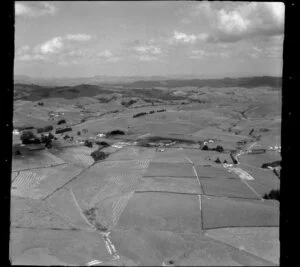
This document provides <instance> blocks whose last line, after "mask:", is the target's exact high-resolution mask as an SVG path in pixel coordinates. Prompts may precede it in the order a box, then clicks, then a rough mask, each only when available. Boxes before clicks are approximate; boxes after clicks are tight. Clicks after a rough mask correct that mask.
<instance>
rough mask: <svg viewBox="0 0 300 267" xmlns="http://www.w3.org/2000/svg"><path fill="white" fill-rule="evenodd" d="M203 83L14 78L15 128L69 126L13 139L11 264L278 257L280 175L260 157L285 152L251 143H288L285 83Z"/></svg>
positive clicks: (241, 261)
mask: <svg viewBox="0 0 300 267" xmlns="http://www.w3.org/2000/svg"><path fill="white" fill-rule="evenodd" d="M95 79H96V78H95ZM264 79H265V78H264ZM246 80H247V79H246ZM195 83H196V81H192V83H191V84H188V85H185V82H184V81H183V80H182V81H180V80H179V81H176V82H175V81H173V80H171V81H164V80H162V81H147V80H146V81H138V82H127V83H125V82H124V83H122V84H119V83H116V84H112V85H108V84H106V85H102V84H97V85H95V84H80V85H72V86H60V87H59V86H52V87H51V88H50V87H44V86H35V85H26V84H17V85H16V88H15V90H16V95H15V97H16V100H15V103H14V127H17V126H25V125H26V126H32V127H34V129H33V132H34V133H36V128H38V127H42V126H45V125H48V124H53V125H54V126H55V127H54V128H57V127H64V125H62V126H60V125H58V126H56V124H57V121H58V120H60V119H65V120H66V121H67V124H66V125H68V126H69V127H71V128H72V131H70V132H66V133H63V134H55V130H54V131H53V132H52V133H53V134H54V135H55V137H57V138H58V139H57V140H56V141H53V142H52V143H51V144H52V148H45V149H44V150H37V151H29V149H28V147H29V146H28V145H21V144H20V143H21V140H20V135H14V136H13V155H14V156H13V160H12V174H11V240H10V257H11V260H12V264H33V265H37V264H40V265H44V264H46V265H51V264H52V265H70V266H79V265H92V264H93V263H94V264H95V265H97V266H101V265H104V266H112V265H113V266H220V265H222V266H225V265H226V266H237V265H239V266H240V265H242V266H270V265H272V266H273V265H278V264H279V254H280V253H279V234H278V232H279V203H280V202H279V201H277V200H265V199H263V196H264V194H266V193H269V192H270V191H271V190H272V189H280V179H278V177H277V176H276V175H275V174H274V173H273V171H272V170H269V169H262V168H261V165H262V164H263V163H267V162H272V161H275V160H280V159H281V155H280V153H278V152H272V151H267V152H266V153H264V154H255V155H254V154H249V153H248V152H247V149H248V148H251V147H253V148H264V149H267V150H268V148H269V146H275V145H280V128H281V118H280V108H281V103H280V90H279V89H278V88H277V87H275V86H272V87H268V86H265V85H263V86H258V85H257V86H253V85H248V86H246V85H245V83H247V81H246V82H245V80H242V82H241V84H242V85H241V86H240V85H239V84H235V83H234V86H232V87H230V86H229V85H228V84H230V83H233V81H232V79H229V78H228V79H225V80H224V81H222V83H224V86H216V85H213V84H214V83H212V81H210V80H208V81H206V83H205V84H204V83H200V85H199V86H196V85H197V83H196V85H195ZM212 85H213V86H212ZM130 100H132V101H130ZM40 102H43V104H41V103H40ZM164 109H165V110H164ZM159 110H163V111H162V112H157V111H159ZM51 111H53V112H54V113H55V114H53V115H51V116H54V117H53V118H52V119H51V118H50V117H51V116H50V114H49V112H51ZM151 111H152V112H151ZM153 111H154V112H153ZM58 112H60V113H59V114H58ZM142 112H146V113H147V114H145V115H143V116H139V117H135V118H133V116H134V115H136V114H138V113H142ZM150 112H151V114H150ZM252 129H253V131H252ZM112 130H122V131H124V133H125V134H124V135H118V136H110V137H105V138H104V137H103V136H102V137H99V136H97V135H98V134H99V133H106V132H108V131H112ZM78 132H80V133H78ZM66 135H69V136H71V137H73V138H74V139H73V140H70V139H69V138H67V137H66ZM86 140H89V141H91V142H92V143H93V147H92V148H89V147H87V146H86V145H85V144H84V142H85V141H86ZM209 140H212V142H211V141H210V142H209V143H207V145H208V147H209V149H213V148H216V147H217V146H222V147H223V148H224V151H223V152H217V151H213V150H202V149H203V146H202V145H203V142H204V141H206V142H208V141H209ZM96 141H105V142H107V143H109V145H110V146H108V147H105V148H101V146H99V145H97V144H96ZM31 146H34V145H31ZM98 148H100V149H101V151H102V152H105V153H107V157H106V158H105V159H104V160H99V161H96V162H94V160H93V158H92V157H91V156H90V154H91V152H93V151H95V150H97V149H98ZM17 150H19V151H20V152H21V155H15V154H16V151H17ZM231 153H234V154H235V155H238V156H237V158H238V162H237V163H236V164H235V163H234V162H233V159H232V157H231ZM218 160H219V161H218ZM224 163H227V164H232V165H225V164H224ZM233 170H235V171H233ZM241 174H245V175H241ZM246 174H247V175H248V176H246ZM247 177H248V178H249V177H252V178H253V179H252V180H249V179H246V178H247Z"/></svg>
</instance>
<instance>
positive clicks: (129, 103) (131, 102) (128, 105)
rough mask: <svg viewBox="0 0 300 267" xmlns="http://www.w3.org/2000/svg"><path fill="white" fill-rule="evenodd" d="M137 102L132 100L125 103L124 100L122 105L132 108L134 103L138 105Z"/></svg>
mask: <svg viewBox="0 0 300 267" xmlns="http://www.w3.org/2000/svg"><path fill="white" fill-rule="evenodd" d="M136 102H137V101H136V100H133V99H130V100H129V101H125V100H123V101H122V102H121V104H122V105H123V106H124V107H126V108H127V107H130V106H131V105H133V104H134V103H136Z"/></svg>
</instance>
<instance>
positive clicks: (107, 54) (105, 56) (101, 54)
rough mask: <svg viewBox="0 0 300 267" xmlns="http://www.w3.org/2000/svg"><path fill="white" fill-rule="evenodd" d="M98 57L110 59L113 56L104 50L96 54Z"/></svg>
mask: <svg viewBox="0 0 300 267" xmlns="http://www.w3.org/2000/svg"><path fill="white" fill-rule="evenodd" d="M97 56H98V57H102V58H110V57H112V56H113V54H112V52H110V51H109V50H107V49H106V50H104V51H102V52H100V53H98V54H97Z"/></svg>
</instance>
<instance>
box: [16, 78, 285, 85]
mask: <svg viewBox="0 0 300 267" xmlns="http://www.w3.org/2000/svg"><path fill="white" fill-rule="evenodd" d="M14 84H35V85H40V86H55V87H56V86H75V85H81V84H89V85H103V84H106V85H107V84H109V85H116V86H123V87H125V88H127V87H132V88H151V87H167V88H171V87H182V86H197V87H203V86H210V87H218V88H220V87H235V86H240V87H246V88H250V87H257V86H271V87H276V88H279V87H281V78H280V77H271V76H261V77H247V78H223V79H200V78H199V77H197V76H193V75H190V76H187V75H174V76H169V77H164V76H147V77H146V76H128V77H122V76H105V75H102V76H101V75H99V76H94V77H78V78H31V77H28V76H24V75H16V76H15V77H14Z"/></svg>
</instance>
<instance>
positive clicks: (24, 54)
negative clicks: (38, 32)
mask: <svg viewBox="0 0 300 267" xmlns="http://www.w3.org/2000/svg"><path fill="white" fill-rule="evenodd" d="M92 39H94V36H91V35H88V34H84V33H81V34H67V35H65V36H57V37H53V38H51V39H50V40H47V41H45V42H43V43H40V44H37V45H36V46H34V47H33V48H32V49H31V48H30V47H29V46H28V45H24V46H21V47H19V48H18V49H17V51H16V60H17V61H18V60H19V61H36V60H43V61H44V62H56V61H57V62H67V63H70V62H73V64H75V62H79V59H83V58H86V59H91V58H93V57H95V56H96V53H97V51H95V49H93V48H91V47H90V46H87V44H86V42H88V41H90V40H92ZM109 53H110V52H109V51H108V50H107V51H105V53H104V54H103V56H104V57H110V56H111V55H110V54H109ZM62 64H64V63H62Z"/></svg>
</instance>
